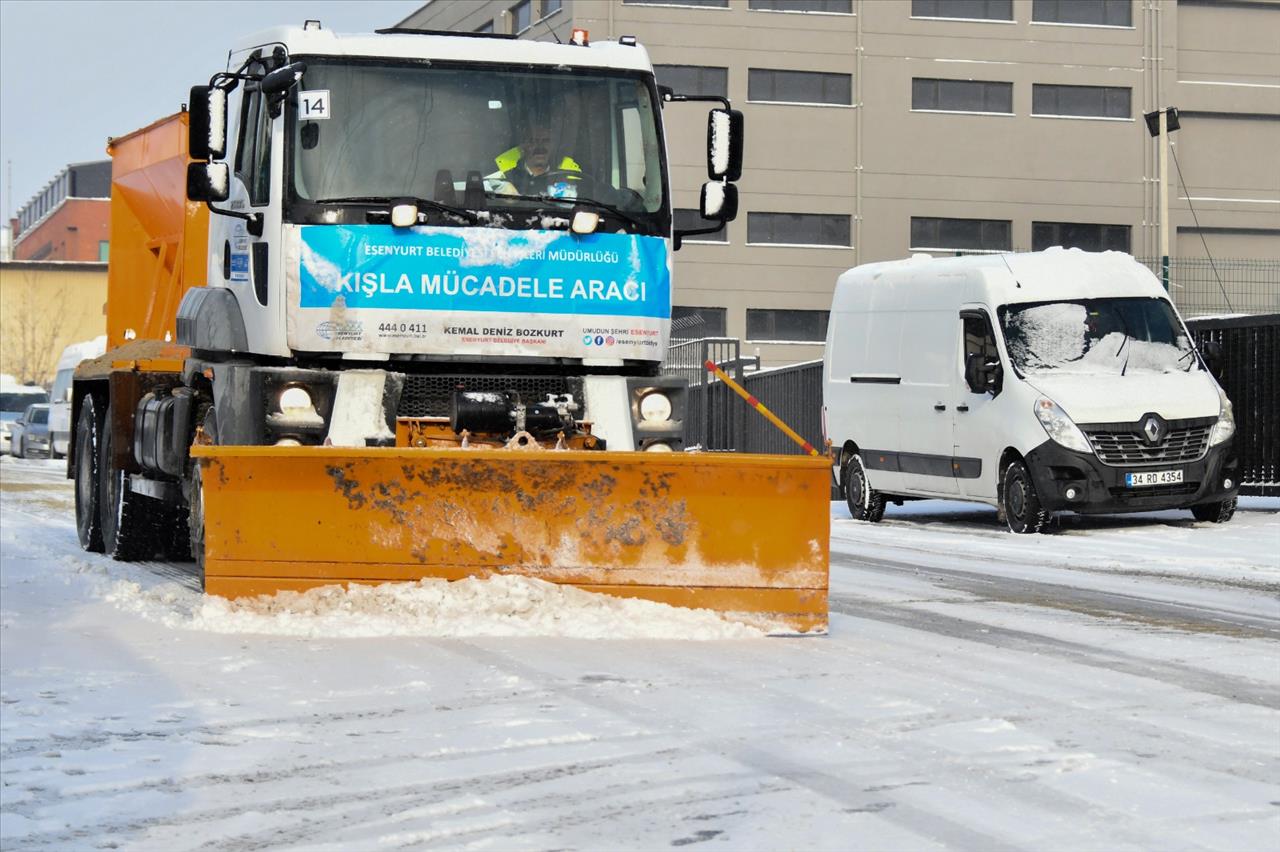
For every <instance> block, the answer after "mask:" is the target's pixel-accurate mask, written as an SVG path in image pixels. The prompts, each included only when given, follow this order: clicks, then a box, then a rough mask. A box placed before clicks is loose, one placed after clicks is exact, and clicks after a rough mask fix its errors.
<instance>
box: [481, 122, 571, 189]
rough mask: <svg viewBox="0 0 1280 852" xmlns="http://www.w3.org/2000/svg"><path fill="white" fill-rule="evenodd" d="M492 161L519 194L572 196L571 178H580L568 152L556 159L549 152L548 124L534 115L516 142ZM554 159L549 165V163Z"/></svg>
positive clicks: (549, 127)
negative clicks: (534, 117)
mask: <svg viewBox="0 0 1280 852" xmlns="http://www.w3.org/2000/svg"><path fill="white" fill-rule="evenodd" d="M494 161H495V162H496V163H497V164H498V171H499V172H500V173H501V174H500V176H501V178H502V179H503V180H505V181H507V182H508V183H510V184H511V185H512V186H514V187H515V189H516V192H518V193H520V194H521V195H541V194H543V193H544V192H545V193H547V194H549V195H556V196H561V197H569V198H572V197H574V196H576V195H577V191H576V187H574V186H573V182H576V181H579V180H582V167H581V166H579V165H578V163H577V161H575V160H574V159H573V158H572V157H570V156H567V155H566V156H563V157H561V158H560V159H559V161H558V162H556V161H554V160H553V158H552V156H551V124H550V122H548V121H546V120H544V119H535V120H533V121H531V122H529V123H528V124H527V125H525V132H524V134H523V135H522V136H521V139H520V144H519V145H517V146H516V147H514V148H511V149H509V150H506V151H503V152H502V153H501V154H499V155H498V156H497V157H495V158H494ZM553 162H556V165H555V166H554V167H553V166H552V163H553Z"/></svg>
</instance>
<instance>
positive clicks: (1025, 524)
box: [1000, 461, 1049, 533]
mask: <svg viewBox="0 0 1280 852" xmlns="http://www.w3.org/2000/svg"><path fill="white" fill-rule="evenodd" d="M1000 508H1001V509H1003V510H1004V520H1005V523H1007V524H1008V525H1009V530H1010V531H1012V532H1015V533H1038V532H1044V528H1045V525H1047V524H1048V523H1049V513H1048V512H1046V511H1045V510H1044V507H1042V506H1041V505H1040V497H1039V495H1038V494H1036V486H1035V483H1034V482H1032V481H1031V474H1030V473H1028V472H1027V466H1026V465H1025V464H1023V463H1022V462H1020V461H1016V462H1013V463H1012V464H1010V465H1009V466H1008V467H1007V468H1005V470H1004V487H1003V488H1001V490H1000Z"/></svg>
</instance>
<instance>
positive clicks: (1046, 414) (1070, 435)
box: [1036, 396, 1093, 453]
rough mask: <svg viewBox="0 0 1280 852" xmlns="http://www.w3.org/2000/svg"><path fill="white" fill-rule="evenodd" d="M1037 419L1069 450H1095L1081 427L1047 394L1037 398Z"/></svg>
mask: <svg viewBox="0 0 1280 852" xmlns="http://www.w3.org/2000/svg"><path fill="white" fill-rule="evenodd" d="M1036 419H1037V420H1039V421H1040V425H1041V426H1043V427H1044V431H1045V432H1047V433H1048V434H1049V437H1050V438H1052V439H1053V440H1054V441H1055V442H1057V443H1059V444H1061V445H1062V446H1064V447H1066V448H1067V449H1068V450H1075V451H1076V452H1080V453H1091V452H1093V448H1092V447H1090V446H1089V439H1088V438H1086V437H1085V436H1084V433H1083V432H1081V431H1080V427H1079V426H1077V425H1076V424H1074V423H1072V422H1071V418H1070V417H1068V416H1067V412H1065V411H1063V410H1062V409H1061V408H1060V407H1059V406H1058V404H1057V403H1056V402H1054V401H1053V400H1051V399H1049V398H1048V397H1047V396H1042V397H1040V398H1039V399H1037V400H1036Z"/></svg>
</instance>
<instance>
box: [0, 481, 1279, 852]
mask: <svg viewBox="0 0 1280 852" xmlns="http://www.w3.org/2000/svg"><path fill="white" fill-rule="evenodd" d="M832 550H833V553H832V563H833V565H832V577H831V584H832V595H831V610H832V617H831V632H830V635H828V636H826V637H817V638H803V639H733V640H715V641H684V640H674V639H625V640H613V641H600V640H583V639H572V638H563V637H561V638H556V637H548V636H513V637H496V638H461V637H460V638H438V637H437V638H433V637H430V636H403V635H402V636H389V637H383V638H351V637H350V636H347V635H343V633H344V630H343V627H342V624H343V622H342V621H341V617H339V618H337V619H336V620H335V619H334V618H332V617H331V618H330V619H329V620H327V621H325V622H323V625H322V628H323V629H317V628H316V626H315V624H312V625H311V626H310V627H307V626H306V625H305V624H304V625H302V628H303V629H304V632H307V631H309V632H310V634H311V635H309V636H306V635H304V636H287V635H266V634H264V633H262V632H220V631H226V630H234V629H244V628H236V627H235V625H234V624H232V623H230V622H227V621H225V620H224V621H221V622H220V621H218V620H217V619H216V618H209V617H206V618H205V619H204V620H203V621H201V620H200V619H199V618H198V617H197V616H198V614H199V613H201V612H203V611H204V610H202V609H201V607H202V604H201V602H200V599H199V597H198V595H196V593H195V592H193V591H192V590H191V588H190V586H189V580H188V579H187V578H186V577H185V575H184V573H183V571H182V569H181V568H175V567H173V566H158V565H150V566H124V565H119V564H116V563H111V562H109V561H108V560H105V559H103V558H101V557H97V556H92V555H89V554H84V553H82V552H81V551H80V550H79V548H78V547H77V546H76V543H75V531H74V527H73V524H72V518H71V492H70V488H69V485H68V483H66V481H65V480H63V479H61V477H60V471H59V470H58V467H57V465H55V464H52V463H46V462H30V463H24V462H19V461H14V460H12V459H9V458H7V457H5V458H4V459H3V460H0V681H2V683H0V702H2V703H0V760H2V766H0V769H2V774H3V786H2V787H0V845H2V846H3V847H4V849H6V850H12V849H97V848H142V849H163V850H170V849H173V850H177V849H236V850H239V849H260V848H271V849H332V850H348V849H394V848H401V847H405V848H423V849H434V848H458V847H464V846H465V847H468V848H491V849H504V850H505V849H550V848H555V849H584V850H586V849H601V848H624V849H653V848H658V847H670V846H677V847H680V846H696V845H702V846H703V848H718V849H734V850H738V849H780V848H792V849H815V850H821V849H833V850H835V849H850V848H872V849H898V848H902V849H934V848H937V849H982V850H1001V849H1054V850H1071V849H1082V850H1083V849H1089V850H1094V849H1108V850H1111V849H1153V848H1160V849H1225V850H1245V849H1247V850H1264V849H1271V850H1274V849H1277V848H1280V555H1278V554H1280V501H1256V500H1255V501H1246V505H1245V507H1244V509H1242V511H1241V512H1240V513H1239V514H1238V515H1237V517H1236V519H1235V520H1233V521H1232V522H1231V523H1229V524H1226V525H1224V526H1214V525H1209V524H1197V523H1192V522H1191V520H1190V516H1189V514H1187V513H1181V514H1179V513H1164V514H1161V515H1150V516H1141V517H1136V518H1127V519H1115V518H1112V519H1082V518H1068V519H1065V520H1064V522H1063V523H1062V524H1061V525H1060V526H1059V527H1058V528H1056V529H1055V530H1054V532H1053V533H1052V534H1050V535H1046V536H1035V537H1014V536H1011V535H1008V534H1006V533H1003V532H1001V531H1000V530H999V529H998V528H997V527H996V526H995V524H994V516H993V514H992V513H990V512H989V511H987V510H984V509H974V508H970V507H965V506H960V505H957V504H927V503H922V504H914V505H912V506H910V507H909V509H894V508H893V507H891V508H890V511H889V513H888V514H887V516H886V520H885V522H884V523H882V524H879V525H866V524H855V523H854V522H852V521H850V520H848V519H847V513H845V512H843V510H842V509H841V508H840V507H839V506H835V507H833V521H832ZM573 612H574V611H572V610H565V613H566V615H572V614H573ZM340 616H341V614H340ZM347 617H348V618H350V619H356V618H357V616H356V615H348V616H347ZM288 618H291V619H292V622H291V623H290V624H288V625H284V624H281V625H277V626H282V627H290V629H292V628H298V627H299V625H298V623H297V620H298V619H297V617H296V616H290V617H288ZM283 619H286V616H278V617H277V621H281V620H283ZM263 623H264V622H261V621H259V622H253V623H252V624H255V625H257V627H258V628H260V627H261V626H262V624H263ZM229 625H230V626H229ZM653 625H654V626H653V632H652V633H651V635H672V630H673V629H678V628H670V627H663V628H661V629H659V628H658V627H657V626H656V625H657V622H656V621H655V622H653ZM250 626H252V625H250ZM402 626H403V625H402ZM374 627H376V628H377V629H382V628H380V627H377V624H376V623H375V625H374ZM639 627H641V628H643V627H645V625H644V624H641V625H639ZM691 629H692V628H691ZM325 630H328V631H330V632H329V633H328V634H327V635H326V634H325V632H324V631H325ZM279 632H285V631H284V630H281V631H279ZM642 632H643V631H642Z"/></svg>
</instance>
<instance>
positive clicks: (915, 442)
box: [898, 311, 958, 495]
mask: <svg viewBox="0 0 1280 852" xmlns="http://www.w3.org/2000/svg"><path fill="white" fill-rule="evenodd" d="M956 338H957V328H956V321H955V314H954V313H953V312H951V311H908V312H907V313H905V314H904V316H903V322H902V341H901V349H900V350H899V353H898V358H899V362H900V363H901V365H902V384H901V385H900V386H899V394H900V397H901V404H900V407H899V409H898V413H899V416H900V418H901V420H900V423H901V429H902V432H901V442H900V444H899V445H898V446H899V453H898V469H899V470H900V471H901V472H902V483H903V485H904V486H906V487H907V488H908V489H910V490H912V491H918V492H924V493H929V494H939V495H947V494H955V493H957V490H958V489H957V486H956V479H955V476H953V475H952V471H951V450H952V436H951V431H952V425H951V405H952V399H951V398H952V396H953V395H954V390H953V387H952V371H953V369H954V360H955V352H956V351H957V348H958V344H957V342H956Z"/></svg>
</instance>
